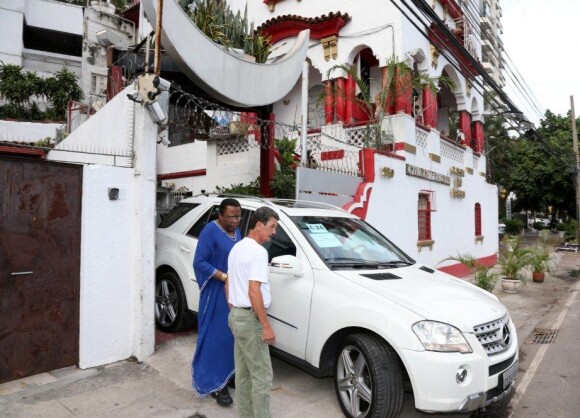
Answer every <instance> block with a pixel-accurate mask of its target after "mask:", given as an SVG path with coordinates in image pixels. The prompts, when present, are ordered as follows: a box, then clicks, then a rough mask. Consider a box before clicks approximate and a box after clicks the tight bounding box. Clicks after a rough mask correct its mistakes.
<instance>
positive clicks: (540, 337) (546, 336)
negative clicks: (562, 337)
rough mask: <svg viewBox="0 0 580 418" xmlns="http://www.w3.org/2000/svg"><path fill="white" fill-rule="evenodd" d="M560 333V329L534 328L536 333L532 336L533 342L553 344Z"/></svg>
mask: <svg viewBox="0 0 580 418" xmlns="http://www.w3.org/2000/svg"><path fill="white" fill-rule="evenodd" d="M557 334H558V330H555V329H541V328H536V329H534V334H533V337H532V341H531V343H532V344H551V343H552V342H553V341H554V339H555V338H556V335H557Z"/></svg>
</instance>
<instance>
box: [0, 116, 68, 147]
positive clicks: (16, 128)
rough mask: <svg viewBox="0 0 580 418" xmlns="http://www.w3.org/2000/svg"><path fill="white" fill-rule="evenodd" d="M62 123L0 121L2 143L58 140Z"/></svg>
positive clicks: (0, 139)
mask: <svg viewBox="0 0 580 418" xmlns="http://www.w3.org/2000/svg"><path fill="white" fill-rule="evenodd" d="M60 126H61V124H60V123H39V122H16V121H8V120H0V141H16V142H31V143H32V142H36V141H38V140H40V139H44V138H46V137H51V138H53V139H54V138H56V130H57V129H58V128H59V127H60Z"/></svg>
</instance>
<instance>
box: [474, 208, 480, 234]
mask: <svg viewBox="0 0 580 418" xmlns="http://www.w3.org/2000/svg"><path fill="white" fill-rule="evenodd" d="M475 236H476V237H480V236H481V205H480V204H479V203H476V204H475Z"/></svg>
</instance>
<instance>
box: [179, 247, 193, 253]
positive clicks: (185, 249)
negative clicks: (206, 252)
mask: <svg viewBox="0 0 580 418" xmlns="http://www.w3.org/2000/svg"><path fill="white" fill-rule="evenodd" d="M179 249H180V250H181V251H183V252H186V253H190V252H191V250H190V249H189V248H187V247H179Z"/></svg>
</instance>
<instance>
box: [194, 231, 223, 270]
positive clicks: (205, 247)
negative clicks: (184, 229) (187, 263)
mask: <svg viewBox="0 0 580 418" xmlns="http://www.w3.org/2000/svg"><path fill="white" fill-rule="evenodd" d="M207 226H208V225H206V227H204V228H203V230H202V231H201V234H200V235H199V241H198V243H197V247H196V249H195V254H194V257H193V267H194V269H195V270H196V275H197V274H198V272H199V274H200V276H201V277H198V280H199V279H201V280H203V278H204V277H208V278H212V279H216V280H222V274H223V273H225V272H222V271H220V270H218V269H217V268H216V267H215V266H214V265H213V264H212V263H210V262H209V261H208V260H211V259H212V251H213V242H214V237H213V235H212V233H211V229H209V228H207Z"/></svg>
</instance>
